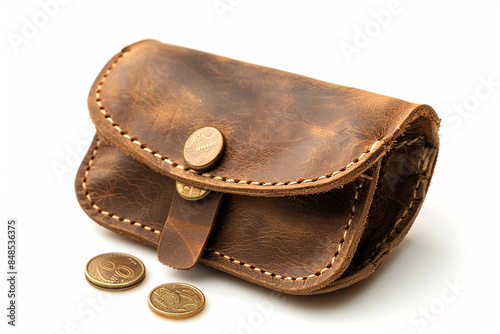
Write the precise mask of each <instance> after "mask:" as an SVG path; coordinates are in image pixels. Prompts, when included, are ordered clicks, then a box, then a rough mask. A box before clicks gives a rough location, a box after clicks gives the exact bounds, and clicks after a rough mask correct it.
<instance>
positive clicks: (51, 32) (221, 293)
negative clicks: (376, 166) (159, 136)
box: [0, 0, 500, 334]
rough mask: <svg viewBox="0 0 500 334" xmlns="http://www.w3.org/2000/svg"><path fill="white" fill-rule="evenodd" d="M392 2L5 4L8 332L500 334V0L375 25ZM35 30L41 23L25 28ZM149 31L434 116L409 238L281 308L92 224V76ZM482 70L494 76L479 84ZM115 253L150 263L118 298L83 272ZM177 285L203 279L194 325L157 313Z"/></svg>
mask: <svg viewBox="0 0 500 334" xmlns="http://www.w3.org/2000/svg"><path fill="white" fill-rule="evenodd" d="M48 1H49V0H41V2H42V3H45V2H48ZM61 2H62V0H61ZM221 3H222V4H226V6H230V7H229V9H227V8H226V11H225V12H223V13H220V12H219V13H218V12H217V10H216V9H215V8H214V4H218V5H221ZM228 3H229V5H227V4H228ZM306 3H307V4H306ZM221 6H223V5H221ZM388 8H392V7H391V5H390V1H388V0H376V1H373V0H372V1H307V2H306V1H303V2H300V3H299V2H296V1H272V2H271V1H250V0H221V1H214V0H204V1H182V2H181V1H177V2H174V1H146V0H142V1H93V0H92V1H90V0H85V1H83V0H73V1H67V3H66V4H60V5H58V8H55V7H53V8H52V13H51V14H52V15H51V16H50V17H49V16H48V15H47V14H43V11H44V10H43V6H42V5H41V4H40V3H39V2H38V1H34V0H26V1H14V0H10V1H2V2H1V5H0V15H1V20H0V24H1V34H0V43H1V46H0V47H1V62H0V66H1V72H0V73H1V87H0V108H1V109H0V110H1V122H0V127H1V128H0V134H1V143H2V156H1V158H0V161H1V166H0V168H1V188H0V189H1V191H0V192H1V194H0V196H1V202H0V203H1V214H0V218H1V220H2V227H1V231H0V233H1V234H0V237H1V238H0V239H1V247H0V254H1V256H0V261H1V262H2V264H1V265H0V267H2V268H5V263H6V251H5V249H6V246H5V244H6V233H5V231H6V227H5V226H6V222H7V219H8V218H10V217H16V218H17V219H18V220H19V231H18V234H19V240H18V241H19V252H18V260H19V282H18V292H19V295H18V327H17V328H15V329H12V328H11V327H10V326H7V325H6V322H7V318H6V317H5V314H6V310H5V307H6V305H7V304H6V303H7V298H6V295H7V286H6V280H5V279H3V278H2V279H1V284H0V296H1V297H0V305H1V309H2V310H3V311H1V312H0V313H1V314H0V319H2V320H1V328H7V329H8V333H14V332H22V333H28V332H29V333H34V332H36V333H73V332H78V333H105V332H106V333H108V332H110V331H113V332H117V333H132V332H134V333H137V332H139V331H141V332H145V333H147V332H150V333H153V331H154V332H158V331H160V330H161V331H162V332H171V331H176V332H179V331H182V332H187V333H191V332H194V331H195V330H196V331H197V332H203V333H271V332H273V333H276V332H281V333H289V332H293V333H295V332H302V333H306V332H307V333H320V331H327V332H330V333H339V332H347V331H348V332H349V333H366V332H368V331H369V332H371V333H397V334H400V333H423V332H425V333H443V332H444V333H452V332H453V333H466V332H470V331H471V330H474V331H477V332H481V333H493V332H497V333H498V330H499V329H500V322H499V320H498V315H499V311H500V307H499V297H500V293H499V284H498V283H499V282H500V280H499V269H498V268H499V266H498V263H499V255H500V254H499V253H500V251H499V246H498V243H497V242H498V240H500V233H499V225H500V224H499V223H500V221H499V214H498V206H499V193H498V190H499V187H498V185H499V178H498V175H497V173H498V171H499V165H498V161H499V159H498V154H499V145H498V143H499V136H498V131H497V130H498V128H499V114H498V110H499V104H500V103H499V102H500V101H499V96H500V94H499V91H500V83H499V81H500V71H499V66H498V65H499V64H498V62H497V63H496V64H495V59H497V60H498V58H499V56H500V53H499V43H500V40H499V36H500V34H498V31H499V24H498V23H495V21H497V22H499V21H500V12H499V6H498V2H497V3H495V1H485V0H476V1H468V2H466V1H430V0H420V1H416V0H415V1H410V0H400V2H399V5H398V6H396V11H394V10H393V13H392V14H391V15H390V18H387V16H385V20H386V22H384V24H383V25H382V24H380V23H377V21H376V18H375V17H376V16H377V14H376V13H380V12H381V11H383V10H385V11H387V9H388ZM374 13H375V14H374ZM44 17H45V18H48V19H47V20H46V22H44V20H43V19H44ZM37 20H38V21H37ZM26 22H28V23H26ZM31 23H36V24H38V26H39V27H38V28H37V30H36V31H33V30H31V34H29V32H30V31H28V33H27V32H26V31H24V34H25V35H24V36H23V26H25V25H29V24H31ZM24 30H26V28H24ZM28 30H29V29H28ZM366 30H368V34H369V35H371V36H368V40H366V38H365V40H363V38H362V37H360V34H361V33H360V32H359V31H366ZM23 38H24V39H23ZM146 38H154V39H158V40H160V41H163V42H166V43H171V44H176V45H180V46H185V47H190V48H194V49H199V50H202V51H207V52H211V53H215V54H220V55H224V56H227V57H231V58H235V59H238V60H243V61H247V62H252V63H256V64H260V65H265V66H269V67H274V68H278V69H282V70H287V71H290V72H294V73H299V74H303V75H306V76H310V77H313V78H317V79H321V80H325V81H330V82H334V83H338V84H342V85H347V86H353V87H357V88H362V89H365V90H369V91H373V92H377V93H382V94H386V95H390V96H394V97H398V98H401V99H405V100H408V101H412V102H418V103H427V104H429V105H431V106H432V107H434V108H435V110H436V111H437V112H438V114H439V115H440V117H441V118H443V123H442V138H443V140H442V146H441V152H440V156H439V160H438V164H437V169H436V174H435V177H434V179H433V184H432V186H431V188H430V191H429V194H428V196H427V199H426V202H425V204H424V206H423V209H422V210H421V213H420V215H419V216H418V218H417V220H416V222H415V225H414V227H413V228H412V230H411V231H410V233H409V235H408V236H407V238H406V239H405V241H404V242H403V243H402V245H401V246H400V247H398V248H397V249H396V250H394V251H393V252H392V254H391V256H390V257H389V258H388V260H387V261H386V262H385V263H384V264H383V265H382V267H381V268H380V269H379V270H378V272H377V273H376V274H375V275H373V276H372V277H370V278H369V279H367V280H366V281H364V282H362V283H359V284H357V285H355V286H353V287H351V288H348V289H345V290H342V291H339V292H335V293H330V294H327V295H322V296H309V297H294V296H287V297H286V298H285V299H283V300H279V301H277V300H273V299H271V297H272V294H271V292H270V290H267V289H264V288H260V287H258V286H255V285H253V284H250V283H247V282H244V281H242V280H240V279H237V278H233V277H231V276H229V275H226V274H224V273H221V272H219V271H217V270H215V269H211V268H208V267H206V266H204V265H197V266H196V267H195V268H194V269H192V270H190V271H187V272H186V271H176V270H173V269H169V268H167V267H165V266H162V265H161V264H160V263H159V262H158V261H157V259H156V254H155V251H154V250H153V249H151V248H148V247H146V246H142V245H140V244H138V243H136V242H134V241H130V240H127V239H125V238H122V237H119V236H116V235H115V234H113V233H111V232H109V231H107V230H105V229H104V228H101V227H99V226H97V224H96V223H94V222H93V221H91V220H90V218H88V217H87V216H86V214H85V213H84V212H83V211H82V210H81V209H80V207H79V205H78V203H77V201H76V198H75V194H74V188H73V182H74V176H75V173H76V170H77V165H78V164H79V163H80V160H81V158H82V152H83V151H84V150H86V148H87V147H88V144H89V135H88V133H92V131H93V125H92V123H91V121H90V119H89V116H88V113H87V107H86V98H87V94H88V91H89V89H90V85H91V84H92V82H93V80H94V78H95V77H96V75H97V74H98V72H99V71H100V70H101V68H102V67H103V66H104V64H105V63H106V62H107V61H108V59H109V58H110V57H111V56H112V55H114V54H115V53H116V52H118V51H119V50H120V49H121V48H122V47H124V46H126V45H128V44H131V43H133V42H135V41H138V40H141V39H146ZM13 39H16V40H17V42H18V43H20V44H16V43H13V42H12V40H13ZM20 41H21V42H20ZM348 44H349V45H351V46H352V47H356V48H357V49H356V52H357V53H353V54H352V55H351V56H348V57H347V56H346V55H345V54H344V53H343V51H342V47H344V48H346V47H347V46H346V45H348ZM484 80H493V81H494V82H495V84H494V85H493V86H491V87H487V86H485V85H484V83H483V81H484ZM488 89H490V90H488ZM478 94H479V95H478ZM460 109H462V110H463V112H460V111H459V110H460ZM495 132H496V133H495ZM61 166H64V168H62V167H61ZM55 167H59V170H56V169H55ZM61 168H62V169H61ZM108 251H121V252H128V253H131V254H133V255H135V256H137V257H139V258H140V259H141V260H142V261H143V262H144V263H145V265H146V267H147V270H148V275H147V278H146V280H145V282H144V283H143V284H142V285H140V286H139V287H137V288H135V289H133V290H130V291H126V292H120V293H103V292H100V291H98V290H95V289H93V288H91V287H90V286H89V285H88V284H87V283H86V281H85V278H84V275H83V268H84V265H85V263H86V261H87V260H88V259H89V258H91V257H92V256H94V255H96V254H99V253H102V252H108ZM2 271H3V272H4V273H5V272H6V270H4V269H2ZM0 277H4V274H2V275H0ZM171 281H182V282H187V283H191V284H194V285H196V286H197V287H199V288H200V289H201V290H202V291H203V292H204V293H205V295H206V298H207V305H206V309H205V310H204V311H203V312H202V313H201V314H200V315H199V316H197V317H195V318H192V319H190V320H186V321H172V320H166V319H162V318H159V317H157V316H155V315H154V314H152V313H151V312H150V310H149V309H148V306H147V302H146V297H147V294H148V292H149V291H150V289H151V288H153V287H154V286H156V285H158V284H162V283H166V282H171ZM450 285H457V286H458V288H455V290H450V288H449V286H450ZM93 300H95V301H94V302H92V301H93ZM92 305H93V306H92ZM262 305H264V306H265V308H264V309H263V308H262ZM4 306H5V307H4ZM426 312H427V314H428V315H427V316H425V315H423V314H424V313H426ZM4 332H5V331H4V329H2V333H4Z"/></svg>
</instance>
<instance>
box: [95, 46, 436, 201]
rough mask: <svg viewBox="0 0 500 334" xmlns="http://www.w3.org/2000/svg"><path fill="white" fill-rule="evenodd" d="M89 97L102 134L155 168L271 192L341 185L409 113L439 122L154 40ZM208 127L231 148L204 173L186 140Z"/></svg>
mask: <svg viewBox="0 0 500 334" xmlns="http://www.w3.org/2000/svg"><path fill="white" fill-rule="evenodd" d="M88 105H89V110H90V115H91V118H92V120H93V122H94V124H95V125H96V128H97V130H98V132H99V134H100V135H101V137H102V138H103V139H104V140H106V141H107V142H108V143H110V144H111V145H113V146H116V147H118V148H119V149H120V150H121V151H123V152H125V153H126V154H128V155H130V156H132V157H133V158H134V159H136V160H138V161H140V162H142V163H144V164H145V165H147V166H148V167H150V168H152V169H154V170H155V171H157V172H159V173H161V174H163V175H167V176H169V177H171V178H173V179H176V180H179V181H183V182H186V183H189V184H191V185H194V186H198V187H201V188H205V189H209V190H215V191H220V192H225V193H235V194H246V195H251V196H268V197H269V196H286V195H300V194H308V193H318V192H323V191H327V190H330V189H333V188H338V187H341V186H343V185H345V184H346V183H348V182H351V181H353V180H354V179H355V178H357V177H358V176H359V175H360V174H361V173H363V171H365V170H366V169H368V168H369V167H370V166H372V165H373V164H374V163H375V162H376V161H377V160H378V159H379V158H380V157H381V156H382V155H384V154H385V153H386V152H387V151H388V150H389V149H390V148H391V145H392V144H393V142H394V140H395V138H396V137H398V136H400V135H401V134H402V133H403V131H404V129H405V128H406V126H407V125H408V124H409V123H410V122H412V121H414V120H415V119H417V118H419V117H424V118H426V117H427V118H430V119H432V120H433V121H434V123H437V122H438V121H437V116H436V115H435V113H434V111H433V110H432V109H431V108H430V107H428V106H426V105H417V104H413V103H409V102H405V101H402V100H399V99H395V98H392V97H388V96H383V95H378V94H374V93H370V92H366V91H363V90H359V89H355V88H349V87H344V86H339V85H335V84H331V83H327V82H322V81H318V80H314V79H311V78H308V77H304V76H300V75H296V74H292V73H288V72H283V71H279V70H275V69H271V68H266V67H261V66H257V65H252V64H248V63H244V62H241V61H236V60H232V59H228V58H224V57H221V56H216V55H212V54H208V53H204V52H200V51H195V50H191V49H186V48H181V47H177V46H172V45H168V44H163V43H160V42H158V41H153V40H147V41H142V42H138V43H136V44H133V45H131V46H129V47H126V48H124V49H123V50H122V51H121V52H120V53H118V54H117V55H115V57H113V58H112V59H111V60H110V61H109V62H108V64H106V66H105V67H104V68H103V70H102V71H101V73H100V74H99V76H98V77H97V79H96V81H95V82H94V84H93V86H92V88H91V91H90V94H89V99H88ZM203 127H214V128H216V129H218V130H219V131H220V132H221V133H222V134H223V136H224V138H225V140H226V150H225V154H224V156H223V157H222V160H221V161H220V163H219V164H218V165H216V166H215V167H214V168H212V169H210V170H208V171H205V172H197V171H194V170H193V169H190V168H188V167H187V165H186V163H185V162H184V158H183V148H184V145H185V142H186V140H187V139H188V137H189V136H190V135H191V134H192V133H193V132H195V131H196V130H198V129H200V128H203ZM428 132H429V133H428V136H427V138H428V139H429V140H430V141H431V142H432V141H436V142H437V137H436V135H435V134H434V132H433V131H428Z"/></svg>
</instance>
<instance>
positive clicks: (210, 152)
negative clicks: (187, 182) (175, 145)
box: [184, 127, 225, 172]
mask: <svg viewBox="0 0 500 334" xmlns="http://www.w3.org/2000/svg"><path fill="white" fill-rule="evenodd" d="M224 148H225V143H224V137H223V136H222V134H221V133H220V131H219V130H217V129H216V128H212V127H205V128H201V129H198V130H196V131H195V132H194V133H193V134H192V135H191V136H190V137H189V138H188V139H187V140H186V144H185V145H184V161H186V164H187V165H188V166H189V167H190V168H192V169H194V170H196V171H198V172H202V171H205V170H207V169H209V168H211V167H213V166H215V164H216V163H217V162H218V161H219V160H220V159H221V158H222V156H223V155H224Z"/></svg>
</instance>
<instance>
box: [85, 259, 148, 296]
mask: <svg viewBox="0 0 500 334" xmlns="http://www.w3.org/2000/svg"><path fill="white" fill-rule="evenodd" d="M145 276H146V268H145V267H144V264H143V263H142V262H141V260H139V259H138V258H136V257H135V256H132V255H129V254H124V253H105V254H101V255H97V256H95V257H93V258H92V259H90V261H89V262H87V265H86V266H85V277H86V278H87V281H88V282H89V283H90V285H92V286H93V287H95V288H98V289H103V290H109V291H121V290H127V289H131V288H133V287H135V286H137V285H138V284H139V283H141V282H142V280H143V279H144V277H145Z"/></svg>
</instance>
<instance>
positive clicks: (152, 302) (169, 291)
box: [148, 283, 205, 319]
mask: <svg viewBox="0 0 500 334" xmlns="http://www.w3.org/2000/svg"><path fill="white" fill-rule="evenodd" d="M148 304H149V308H150V309H151V311H153V312H154V313H156V314H158V315H160V316H162V317H165V318H170V319H186V318H189V317H192V316H194V315H196V314H198V313H199V312H200V311H201V310H203V307H205V296H204V295H203V293H202V292H201V291H200V290H199V289H198V288H196V287H194V286H192V285H190V284H186V283H167V284H163V285H160V286H157V287H156V288H154V289H153V290H151V292H150V293H149V297H148Z"/></svg>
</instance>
